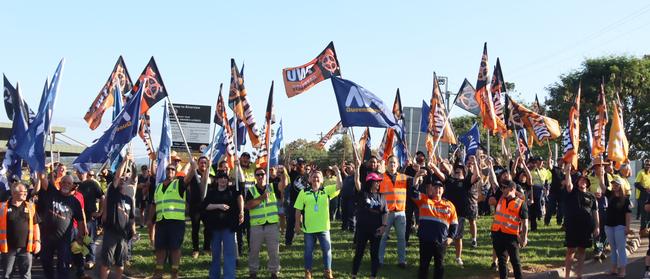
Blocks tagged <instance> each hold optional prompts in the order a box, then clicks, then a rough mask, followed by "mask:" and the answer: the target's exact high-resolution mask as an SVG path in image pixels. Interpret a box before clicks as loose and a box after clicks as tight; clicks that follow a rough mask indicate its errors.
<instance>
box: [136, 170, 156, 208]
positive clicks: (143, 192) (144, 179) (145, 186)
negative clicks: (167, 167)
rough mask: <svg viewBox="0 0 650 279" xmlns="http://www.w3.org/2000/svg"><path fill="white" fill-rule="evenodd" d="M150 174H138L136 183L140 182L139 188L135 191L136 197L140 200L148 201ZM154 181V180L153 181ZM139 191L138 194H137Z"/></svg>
mask: <svg viewBox="0 0 650 279" xmlns="http://www.w3.org/2000/svg"><path fill="white" fill-rule="evenodd" d="M151 177H152V176H151V175H148V176H144V175H142V174H139V175H138V184H142V188H141V189H137V190H136V192H135V195H136V198H140V200H142V201H149V190H150V185H151V184H150V181H151V180H150V178H151ZM154 183H155V182H154ZM138 193H139V194H138Z"/></svg>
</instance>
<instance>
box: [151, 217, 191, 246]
mask: <svg viewBox="0 0 650 279" xmlns="http://www.w3.org/2000/svg"><path fill="white" fill-rule="evenodd" d="M184 237H185V221H180V220H161V221H158V222H156V239H155V241H154V246H155V248H156V250H176V249H180V248H181V245H182V244H183V238H184Z"/></svg>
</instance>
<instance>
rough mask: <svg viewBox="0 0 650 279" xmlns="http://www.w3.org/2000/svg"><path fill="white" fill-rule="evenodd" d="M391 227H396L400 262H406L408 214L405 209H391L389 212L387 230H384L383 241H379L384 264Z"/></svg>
mask: <svg viewBox="0 0 650 279" xmlns="http://www.w3.org/2000/svg"><path fill="white" fill-rule="evenodd" d="M391 227H395V231H396V232H397V256H398V259H399V263H406V238H405V237H406V236H405V232H406V215H405V214H404V211H398V212H395V211H391V212H390V213H388V218H387V222H386V231H384V235H383V236H382V237H381V242H380V243H379V263H380V264H384V254H386V242H387V241H388V234H389V233H390V228H391Z"/></svg>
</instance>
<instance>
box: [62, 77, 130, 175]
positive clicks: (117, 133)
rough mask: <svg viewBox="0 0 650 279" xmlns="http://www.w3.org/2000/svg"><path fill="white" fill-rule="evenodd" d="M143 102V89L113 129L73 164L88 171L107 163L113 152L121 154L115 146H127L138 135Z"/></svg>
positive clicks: (128, 105)
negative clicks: (97, 164)
mask: <svg viewBox="0 0 650 279" xmlns="http://www.w3.org/2000/svg"><path fill="white" fill-rule="evenodd" d="M141 88H142V87H141ZM141 101H142V89H140V90H139V91H138V93H137V94H135V96H134V97H133V98H131V99H130V100H129V102H128V103H127V104H126V106H125V107H124V109H123V110H122V112H120V114H119V115H118V116H117V118H116V119H115V120H114V121H113V124H111V127H109V128H108V130H106V131H105V132H104V134H103V135H102V136H101V137H100V138H99V139H97V140H96V141H95V143H93V145H91V146H89V147H88V148H86V149H85V150H84V151H83V152H81V154H79V156H78V157H77V159H75V160H74V162H73V163H72V164H73V165H74V166H75V167H77V169H79V170H84V171H87V170H89V169H90V165H91V164H93V163H99V164H101V163H104V162H106V160H108V158H109V155H110V153H111V152H119V151H120V150H115V148H114V146H115V145H119V144H127V143H128V142H129V141H131V139H133V137H135V135H137V134H138V117H139V115H140V103H141Z"/></svg>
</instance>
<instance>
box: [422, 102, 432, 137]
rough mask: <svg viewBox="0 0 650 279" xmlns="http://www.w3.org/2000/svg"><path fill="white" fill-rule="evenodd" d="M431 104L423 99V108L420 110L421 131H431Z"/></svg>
mask: <svg viewBox="0 0 650 279" xmlns="http://www.w3.org/2000/svg"><path fill="white" fill-rule="evenodd" d="M429 110H431V108H429V105H427V102H425V101H424V100H422V109H421V110H420V132H422V133H427V132H428V131H429Z"/></svg>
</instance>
